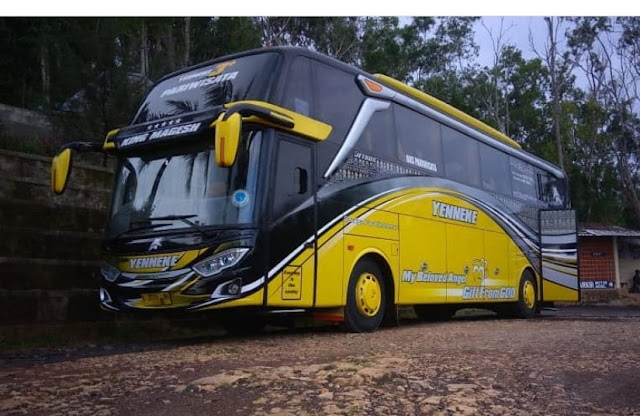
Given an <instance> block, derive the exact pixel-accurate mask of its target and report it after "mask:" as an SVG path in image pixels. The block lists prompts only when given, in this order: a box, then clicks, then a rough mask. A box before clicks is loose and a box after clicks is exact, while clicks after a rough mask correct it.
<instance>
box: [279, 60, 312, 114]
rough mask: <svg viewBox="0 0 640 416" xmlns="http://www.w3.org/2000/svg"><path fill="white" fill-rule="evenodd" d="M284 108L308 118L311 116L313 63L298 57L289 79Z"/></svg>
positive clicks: (290, 71) (292, 66)
mask: <svg viewBox="0 0 640 416" xmlns="http://www.w3.org/2000/svg"><path fill="white" fill-rule="evenodd" d="M285 94H286V95H285V98H284V104H283V105H284V107H286V108H288V109H290V110H293V111H295V112H297V113H300V114H304V115H306V116H308V115H310V114H311V108H310V107H311V97H312V95H311V62H310V61H309V59H308V58H305V57H297V58H296V59H295V61H293V64H292V65H291V69H290V70H289V75H288V77H287V89H286V93H285Z"/></svg>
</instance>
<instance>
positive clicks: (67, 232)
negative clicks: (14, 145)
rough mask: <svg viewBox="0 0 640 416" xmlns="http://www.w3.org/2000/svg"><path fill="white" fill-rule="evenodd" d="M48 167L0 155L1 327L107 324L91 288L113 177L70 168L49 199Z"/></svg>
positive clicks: (35, 159) (29, 158)
mask: <svg viewBox="0 0 640 416" xmlns="http://www.w3.org/2000/svg"><path fill="white" fill-rule="evenodd" d="M50 166H51V159H50V158H47V157H42V156H36V155H28V154H22V153H16V152H10V151H6V150H1V149H0V229H1V230H2V237H1V238H0V324H20V323H34V322H35V323H45V322H53V321H73V320H96V319H105V316H104V315H103V314H102V313H101V312H100V310H99V308H98V302H97V288H98V281H99V280H98V273H99V265H100V246H101V238H102V232H103V228H104V224H105V220H106V213H107V208H108V206H109V201H110V192H111V186H112V178H113V174H112V169H110V168H104V167H100V166H90V165H84V164H82V163H74V166H73V169H72V172H71V178H70V182H69V184H68V187H67V190H66V192H65V194H64V195H62V196H54V195H53V194H52V193H51V191H50V188H49V186H50V185H49V178H50ZM107 317H108V316H107Z"/></svg>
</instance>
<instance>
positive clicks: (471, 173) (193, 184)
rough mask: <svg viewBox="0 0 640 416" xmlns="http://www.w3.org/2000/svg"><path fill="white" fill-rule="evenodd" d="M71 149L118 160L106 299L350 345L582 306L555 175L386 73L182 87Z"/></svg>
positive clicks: (317, 65)
mask: <svg viewBox="0 0 640 416" xmlns="http://www.w3.org/2000/svg"><path fill="white" fill-rule="evenodd" d="M72 150H98V151H102V152H106V153H109V154H112V155H114V156H115V157H116V158H117V160H118V163H117V168H116V172H115V185H114V190H113V197H112V204H111V212H110V214H109V217H108V222H107V225H106V230H105V240H104V259H105V264H104V266H103V268H102V271H101V273H102V276H103V279H102V283H101V288H100V303H101V306H102V307H103V308H104V309H108V310H113V311H121V310H167V309H175V310H186V311H204V310H222V311H223V312H224V313H225V316H226V317H227V318H228V319H230V321H231V322H234V324H240V323H242V322H243V321H242V319H241V317H243V319H244V323H245V324H247V325H251V323H254V324H255V323H256V322H259V320H258V319H254V318H252V316H255V315H251V314H250V313H249V312H251V313H255V312H261V313H263V314H264V313H278V312H292V313H293V312H306V313H311V314H313V315H314V316H316V317H317V318H319V319H329V320H336V321H343V322H344V324H345V325H346V327H347V328H348V329H350V330H353V331H367V330H374V329H376V328H377V327H379V326H380V325H381V324H382V323H383V322H389V323H392V322H396V321H397V308H398V306H404V305H407V306H409V305H412V306H414V308H415V310H416V312H417V314H418V316H419V317H421V318H423V319H431V318H436V317H438V318H440V317H445V316H449V315H452V314H453V313H454V312H455V311H456V310H457V309H460V308H465V307H485V308H492V309H495V310H497V311H499V312H501V313H505V314H512V315H517V316H520V317H532V316H534V315H535V314H536V313H537V312H539V310H540V308H541V306H542V305H543V304H544V303H547V302H553V301H576V300H578V287H579V285H578V274H577V237H576V219H575V213H574V211H571V210H570V209H569V200H568V190H567V180H566V176H565V174H564V172H562V171H561V170H560V169H558V168H557V167H555V166H553V165H552V164H550V163H548V162H546V161H544V160H542V159H539V158H537V157H535V156H533V155H531V154H529V153H527V152H525V151H523V150H522V149H521V147H520V146H519V145H518V144H517V143H516V142H514V141H513V140H511V139H509V138H508V137H506V136H504V135H503V134H501V133H500V132H498V131H496V130H494V129H492V128H490V127H489V126H487V125H485V124H483V123H482V122H480V121H478V120H476V119H474V118H472V117H470V116H468V115H466V114H464V113H462V112H460V111H458V110H456V109H454V108H452V107H450V106H448V105H447V104H445V103H443V102H441V101H438V100H437V99H435V98H433V97H431V96H429V95H427V94H425V93H423V92H420V91H418V90H416V89H413V88H411V87H409V86H407V85H405V84H403V83H401V82H399V81H396V80H394V79H391V78H389V77H386V76H384V75H370V74H368V73H365V72H363V71H361V70H359V69H357V68H354V67H351V66H349V65H346V64H344V63H342V62H339V61H337V60H334V59H331V58H328V57H326V56H323V55H321V54H318V53H315V52H312V51H309V50H306V49H301V48H290V47H283V48H269V49H261V50H254V51H249V52H244V53H240V54H236V55H232V56H226V57H223V58H220V59H216V60H213V61H211V62H206V63H203V64H201V65H197V66H195V67H191V68H187V69H185V70H182V71H179V72H176V73H173V74H171V75H168V76H166V77H165V78H163V79H161V80H160V81H159V82H158V83H157V84H155V86H154V87H153V88H152V89H151V91H150V93H149V94H148V95H147V96H146V98H145V99H144V101H143V102H142V104H141V106H140V109H139V110H138V112H137V114H136V115H135V116H134V118H133V121H132V123H131V125H129V126H127V127H125V128H121V129H119V130H113V131H111V132H110V133H109V134H108V135H107V137H106V140H105V141H104V143H101V144H99V145H96V144H89V143H70V144H68V145H66V146H65V147H64V148H63V149H62V150H61V152H60V153H58V155H57V156H56V157H55V158H54V161H53V165H52V187H53V190H54V191H55V192H57V193H61V192H63V191H64V188H65V185H66V181H67V176H68V173H69V167H70V161H71V151H72Z"/></svg>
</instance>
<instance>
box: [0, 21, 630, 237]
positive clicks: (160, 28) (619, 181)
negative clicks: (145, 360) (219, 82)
mask: <svg viewBox="0 0 640 416" xmlns="http://www.w3.org/2000/svg"><path fill="white" fill-rule="evenodd" d="M476 21H477V18H472V17H439V18H434V17H416V18H402V19H399V18H397V17H255V18H254V17H223V18H217V17H194V18H189V17H180V18H174V17H168V18H167V17H154V18H107V17H92V18H8V17H0V54H1V56H0V71H1V72H2V74H3V76H2V78H1V79H0V102H2V103H5V104H9V105H13V106H16V107H22V108H27V109H31V110H36V111H41V112H44V113H45V114H47V115H48V116H49V118H50V119H51V120H52V121H53V123H54V124H55V125H56V126H57V130H58V131H59V132H60V133H59V134H57V135H56V137H64V138H65V140H76V139H80V140H102V139H103V138H104V135H105V134H106V133H107V132H108V131H109V130H110V129H112V128H117V127H120V126H123V125H127V124H128V123H129V122H130V120H131V118H132V116H133V115H134V113H135V110H136V106H137V105H138V103H139V102H140V100H141V98H142V96H143V95H144V93H145V92H146V91H147V90H148V88H149V87H150V85H151V84H152V83H153V82H154V81H157V80H158V79H160V78H161V77H163V76H164V75H166V74H168V73H170V72H173V71H176V70H179V69H181V68H184V67H185V66H188V65H193V64H197V63H200V62H204V61H207V60H210V59H213V58H217V57H220V56H224V55H227V54H231V53H235V52H240V51H244V50H248V49H254V48H259V47H261V46H275V45H295V46H301V47H306V48H311V49H314V50H317V51H319V52H321V53H324V54H327V55H329V56H332V57H335V58H337V59H340V60H342V61H344V62H347V63H349V64H353V65H356V66H359V67H361V68H363V69H364V70H366V71H368V72H371V73H384V74H386V75H389V76H392V77H394V78H396V79H399V80H401V81H403V82H407V83H409V84H410V85H412V86H415V87H416V88H418V89H421V90H423V91H425V92H427V93H429V94H431V95H433V96H435V97H437V98H439V99H441V100H443V101H445V102H447V103H449V104H451V105H453V106H454V107H457V108H459V109H461V110H462V111H465V112H467V113H469V114H470V115H472V116H474V117H477V118H479V119H480V120H482V121H484V122H485V123H487V124H489V125H491V126H493V127H494V128H496V129H498V130H500V131H502V132H504V133H505V134H507V135H509V136H511V137H512V138H514V139H515V140H516V141H517V142H519V143H520V144H522V146H523V147H524V148H525V149H526V150H528V151H530V152H532V153H534V154H536V155H538V156H540V157H542V158H544V159H546V160H550V161H552V162H558V150H557V147H556V132H557V131H558V129H559V131H560V141H559V143H560V144H561V145H562V147H563V151H562V153H561V154H562V156H563V159H564V164H565V166H566V170H567V172H568V174H569V176H570V178H571V185H572V187H571V189H572V200H573V204H574V206H576V207H577V208H578V209H579V211H580V218H581V219H582V220H585V221H602V222H614V223H619V224H629V225H632V224H635V225H637V226H640V201H638V199H639V198H638V192H639V190H640V160H639V159H640V157H638V154H640V141H639V140H638V137H640V119H639V117H638V113H637V112H638V111H637V110H638V108H640V103H639V97H638V92H637V85H640V65H639V64H638V62H640V40H639V39H640V18H637V17H620V18H605V17H583V18H572V19H563V20H562V23H563V25H565V24H566V25H567V26H563V27H568V30H567V32H566V35H565V38H566V41H567V42H566V45H567V47H566V48H565V49H564V50H559V51H558V53H557V55H556V56H555V61H554V64H553V65H551V63H550V62H549V60H548V59H546V58H545V56H542V55H541V57H540V58H534V59H526V58H525V57H524V56H523V54H522V51H520V50H519V49H517V48H516V47H514V46H510V45H508V44H506V45H499V46H500V47H497V48H496V57H495V62H494V64H492V65H490V66H488V67H480V66H479V65H478V64H476V63H474V59H475V58H476V57H477V55H478V46H477V45H476V44H475V42H474V24H475V22H476ZM559 22H560V20H556V21H555V23H556V24H558V23H559ZM494 46H498V45H494ZM612 62H616V64H612ZM551 67H553V68H551ZM576 74H580V78H581V79H582V80H583V81H581V82H580V83H577V82H576V78H575V77H576ZM585 79H586V81H584V80H585ZM585 83H586V85H585ZM554 86H555V87H554ZM554 98H556V100H554ZM60 143H61V139H57V138H55V139H53V138H52V139H49V140H47V141H46V142H43V141H41V140H36V139H29V138H26V139H21V140H16V139H15V138H9V137H6V136H3V137H0V147H5V148H12V149H15V150H23V151H29V152H35V153H51V152H52V150H51V149H52V148H53V147H55V146H57V145H58V144H60Z"/></svg>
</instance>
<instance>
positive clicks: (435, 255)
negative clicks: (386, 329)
mask: <svg viewBox="0 0 640 416" xmlns="http://www.w3.org/2000/svg"><path fill="white" fill-rule="evenodd" d="M445 227H446V225H445V224H444V223H442V222H440V221H432V220H426V219H424V218H418V217H414V216H409V215H402V216H400V242H401V243H400V284H399V290H398V291H399V299H398V304H400V305H412V304H416V303H445V302H446V301H447V282H446V270H447V247H446V243H445V241H443V239H444V238H445V235H446V231H445ZM437 236H441V237H437Z"/></svg>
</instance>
